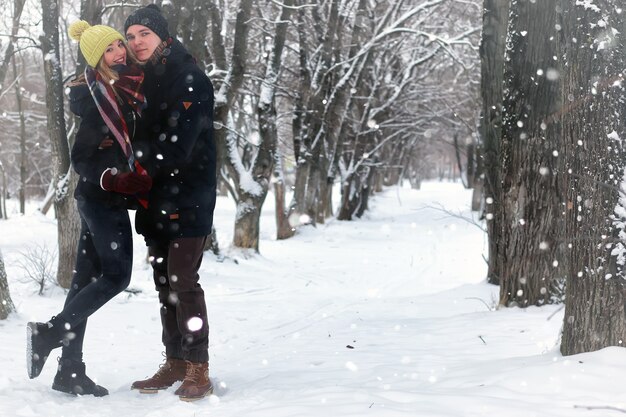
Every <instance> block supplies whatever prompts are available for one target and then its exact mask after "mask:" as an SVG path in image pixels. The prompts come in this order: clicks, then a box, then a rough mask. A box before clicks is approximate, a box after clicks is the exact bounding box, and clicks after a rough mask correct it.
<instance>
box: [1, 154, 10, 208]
mask: <svg viewBox="0 0 626 417" xmlns="http://www.w3.org/2000/svg"><path fill="white" fill-rule="evenodd" d="M0 174H2V189H1V190H0V192H2V195H0V219H8V218H9V217H8V214H7V173H6V172H5V171H4V165H2V162H0Z"/></svg>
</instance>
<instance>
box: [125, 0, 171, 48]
mask: <svg viewBox="0 0 626 417" xmlns="http://www.w3.org/2000/svg"><path fill="white" fill-rule="evenodd" d="M132 25H141V26H145V27H147V28H148V29H150V30H151V31H153V32H154V33H156V34H157V36H158V37H159V38H161V40H162V41H165V40H167V38H169V37H170V33H169V31H168V30H167V20H165V18H164V17H163V15H162V14H161V9H159V6H157V5H156V4H149V5H147V6H146V7H142V8H141V9H137V10H135V11H134V12H132V13H131V14H130V15H129V16H128V17H127V18H126V23H124V32H126V31H127V30H128V28H129V27H130V26H132Z"/></svg>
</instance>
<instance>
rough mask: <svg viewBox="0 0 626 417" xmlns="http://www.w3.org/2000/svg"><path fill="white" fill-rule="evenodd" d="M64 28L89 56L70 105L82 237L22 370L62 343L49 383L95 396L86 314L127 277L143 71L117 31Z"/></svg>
mask: <svg viewBox="0 0 626 417" xmlns="http://www.w3.org/2000/svg"><path fill="white" fill-rule="evenodd" d="M69 34H70V36H71V37H72V38H73V39H76V40H78V41H79V43H80V50H81V52H82V54H83V56H84V57H85V59H86V61H87V64H88V66H87V67H86V69H85V73H84V75H83V76H82V77H80V78H79V79H77V80H74V81H73V82H72V83H71V84H70V108H71V110H72V112H74V113H75V114H76V115H78V116H79V117H80V118H81V123H80V128H79V130H78V132H77V134H76V140H75V144H74V146H73V148H72V155H71V156H72V165H73V166H74V169H75V170H76V172H77V173H78V174H79V176H80V178H79V181H78V185H77V187H76V190H75V193H74V197H75V198H76V200H77V205H78V212H79V214H80V219H81V237H80V240H79V242H78V253H77V258H76V267H75V273H74V277H73V278H72V283H71V287H70V291H69V292H68V294H67V299H66V301H65V305H64V307H63V311H61V312H60V313H59V314H57V315H56V316H54V317H52V318H51V319H50V320H49V321H48V322H47V323H35V322H30V323H28V327H27V345H28V347H27V350H28V352H27V365H28V375H29V377H30V378H35V377H37V376H38V375H39V374H40V373H41V370H42V368H43V366H44V363H45V361H46V359H47V357H48V355H49V354H50V352H51V351H52V349H55V348H57V347H61V346H62V347H63V349H62V354H61V358H60V360H59V367H58V371H57V374H56V376H55V377H54V383H53V384H52V388H53V389H55V390H57V391H62V392H67V393H70V394H75V395H76V394H81V395H94V396H97V397H99V396H104V395H107V394H108V391H107V390H106V389H105V388H103V387H101V386H99V385H96V384H95V383H94V382H93V381H92V380H91V379H90V378H89V377H88V376H87V375H86V374H85V364H84V362H83V360H82V349H83V338H84V334H85V327H86V324H87V318H88V317H89V316H90V315H91V314H93V313H94V312H95V311H96V310H98V309H99V308H100V307H102V306H103V305H104V304H105V303H106V302H107V301H109V300H110V299H111V298H113V297H114V296H115V295H117V294H118V293H120V292H121V291H123V290H124V289H125V288H126V287H127V286H128V284H129V282H130V275H131V270H132V258H133V254H132V230H131V226H130V220H129V216H128V211H127V209H128V208H132V206H136V203H139V204H142V205H144V206H145V205H146V202H147V198H145V196H146V194H147V192H148V191H149V190H150V187H151V186H152V179H151V178H150V176H148V175H147V174H146V172H145V170H143V169H142V167H141V166H140V165H139V164H138V163H137V162H136V161H135V159H134V155H133V151H132V147H131V142H132V139H133V137H134V133H135V132H136V131H139V128H138V127H137V123H138V118H139V115H140V112H141V108H142V107H143V105H144V101H145V100H144V97H143V94H142V93H141V92H140V87H141V84H142V82H143V72H142V71H141V69H140V68H139V67H138V66H137V65H135V64H136V62H135V61H134V60H133V59H132V57H131V55H130V53H129V50H128V49H127V47H126V44H125V43H124V37H123V36H122V35H121V34H120V33H119V32H117V31H116V30H114V29H113V28H110V27H108V26H103V25H96V26H90V25H89V24H88V23H87V22H85V21H78V22H75V23H73V24H72V25H71V26H70V28H69ZM127 62H130V65H126V64H127Z"/></svg>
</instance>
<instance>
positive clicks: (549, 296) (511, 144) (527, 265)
mask: <svg viewBox="0 0 626 417" xmlns="http://www.w3.org/2000/svg"><path fill="white" fill-rule="evenodd" d="M509 16H510V20H509V35H508V39H507V48H506V49H507V54H506V58H505V70H504V91H505V95H504V101H503V111H504V114H503V126H502V139H501V143H500V159H499V160H500V178H501V181H502V193H501V198H502V199H501V208H502V210H501V211H500V217H499V219H500V223H499V226H500V227H499V230H500V236H499V237H498V239H499V242H498V243H499V245H501V247H502V250H501V251H500V252H499V253H502V254H504V257H503V259H502V264H501V275H500V305H501V306H519V307H527V306H529V305H542V304H546V303H550V302H554V301H558V295H559V288H560V287H561V286H562V285H559V284H558V283H559V282H561V283H562V282H563V277H562V274H563V273H562V270H563V267H564V266H565V265H564V263H565V262H564V259H563V257H561V256H559V238H560V237H561V236H560V233H562V231H563V219H562V216H561V215H560V213H561V211H562V206H561V202H562V201H563V198H562V196H561V194H562V192H561V190H560V188H559V187H558V184H557V175H556V171H557V165H556V164H557V161H558V159H557V157H558V150H557V148H558V135H559V126H558V122H557V121H554V120H548V118H549V117H550V115H552V114H554V113H556V112H557V110H558V109H559V108H560V107H561V106H560V97H559V91H560V89H559V77H558V74H559V71H558V68H557V63H556V62H555V61H554V56H555V55H556V42H557V38H556V37H557V32H556V29H555V25H556V21H557V19H556V9H555V7H554V4H552V3H550V2H535V3H533V2H528V1H517V0H513V1H512V2H511V6H510V13H509Z"/></svg>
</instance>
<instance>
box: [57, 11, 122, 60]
mask: <svg viewBox="0 0 626 417" xmlns="http://www.w3.org/2000/svg"><path fill="white" fill-rule="evenodd" d="M67 33H68V34H69V35H70V37H71V38H72V39H74V40H77V41H79V45H80V51H81V52H82V53H83V56H84V57H85V59H86V60H87V64H89V65H90V66H92V67H94V68H95V67H96V65H98V61H100V58H102V55H103V54H104V51H105V50H106V49H107V46H109V44H110V43H111V42H113V41H114V40H116V39H119V40H121V41H122V42H123V41H124V37H123V36H122V34H121V33H119V32H118V31H117V30H115V29H113V28H112V27H110V26H105V25H95V26H91V25H90V24H89V23H87V22H85V21H84V20H78V21H76V22H74V23H72V24H71V25H70V27H69V28H68V30H67Z"/></svg>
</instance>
